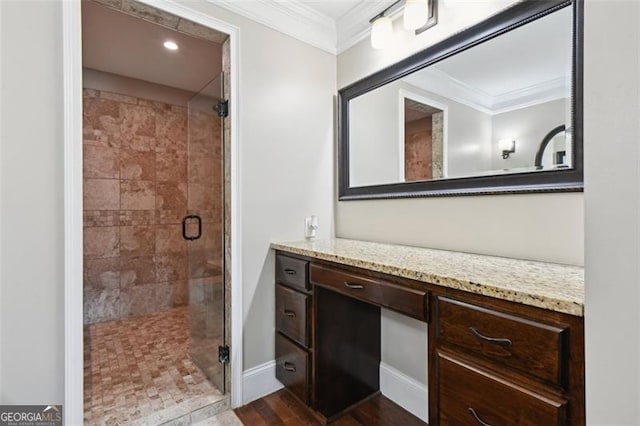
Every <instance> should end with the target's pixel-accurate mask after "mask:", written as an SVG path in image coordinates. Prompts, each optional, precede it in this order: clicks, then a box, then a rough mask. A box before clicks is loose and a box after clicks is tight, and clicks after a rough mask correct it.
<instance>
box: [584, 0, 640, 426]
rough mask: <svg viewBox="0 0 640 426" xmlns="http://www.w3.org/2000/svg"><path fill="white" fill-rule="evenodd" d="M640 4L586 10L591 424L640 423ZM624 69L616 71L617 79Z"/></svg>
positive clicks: (592, 1) (596, 4) (591, 5)
mask: <svg viewBox="0 0 640 426" xmlns="http://www.w3.org/2000/svg"><path fill="white" fill-rule="evenodd" d="M639 22H640V2H638V1H635V0H634V1H629V0H626V1H606V2H604V1H597V0H589V1H587V3H586V5H585V52H584V57H585V67H584V76H585V81H584V87H585V96H584V100H585V110H584V111H585V117H584V118H585V128H584V131H585V194H584V195H585V236H586V238H585V276H586V305H585V310H586V317H585V325H586V332H585V334H586V335H585V340H586V365H587V371H586V380H587V420H588V423H589V424H590V425H639V424H640V309H639V308H640V268H638V260H639V259H640V227H639V223H640V220H639V219H640V211H639V210H640V175H639V170H640V149H639V145H640V119H639V117H640V26H639V25H638V23H639ZM612 70H615V73H612Z"/></svg>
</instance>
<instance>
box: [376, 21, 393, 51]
mask: <svg viewBox="0 0 640 426" xmlns="http://www.w3.org/2000/svg"><path fill="white" fill-rule="evenodd" d="M392 35H393V24H392V22H391V19H390V18H388V17H386V16H382V17H380V18H378V19H376V20H375V21H373V26H372V27H371V47H373V48H374V49H382V48H383V47H385V46H386V45H387V44H389V41H390V40H391V36H392Z"/></svg>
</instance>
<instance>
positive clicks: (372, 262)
mask: <svg viewBox="0 0 640 426" xmlns="http://www.w3.org/2000/svg"><path fill="white" fill-rule="evenodd" d="M271 248H273V249H276V250H282V251H287V252H291V253H296V254H300V255H303V256H309V257H315V258H318V259H322V260H327V261H330V262H336V263H341V264H344V265H350V266H355V267H358V268H363V269H369V270H372V271H377V272H382V273H385V274H390V275H396V276H399V277H403V278H409V279H412V280H417V281H423V282H428V283H430V284H434V285H440V286H443V287H449V288H454V289H458V290H463V291H468V292H471V293H477V294H482V295H485V296H489V297H495V298H497V299H504V300H509V301H512V302H517V303H522V304H524V305H530V306H535V307H538V308H543V309H548V310H551V311H556V312H563V313H566V314H570V315H576V316H583V315H584V268H581V267H578V266H567V265H559V264H555V263H544V262H534V261H528V260H518V259H509V258H506V257H496V256H483V255H477V254H470V253H460V252H454V251H446V250H434V249H428V248H421V247H408V246H400V245H393V244H380V243H372V242H368V241H357V240H347V239H341V238H337V239H333V240H317V241H298V242H291V243H272V244H271Z"/></svg>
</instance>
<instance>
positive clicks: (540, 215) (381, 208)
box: [335, 1, 584, 383]
mask: <svg viewBox="0 0 640 426" xmlns="http://www.w3.org/2000/svg"><path fill="white" fill-rule="evenodd" d="M508 3H509V2H504V1H502V2H498V1H492V2H478V4H475V5H473V6H471V5H470V4H469V3H468V2H464V6H462V5H461V3H458V6H455V3H452V4H453V5H454V6H451V7H447V5H446V4H444V3H441V4H440V6H441V7H440V12H439V13H440V16H439V23H438V25H437V26H436V27H434V28H433V29H432V30H429V31H426V32H425V33H423V34H422V35H420V36H418V37H410V36H409V35H407V32H406V31H403V30H402V29H401V28H398V26H399V25H400V26H401V25H402V20H401V19H399V20H397V21H396V22H395V27H396V28H395V29H396V31H395V33H396V34H397V35H396V40H395V44H394V46H392V47H391V48H388V49H384V50H374V49H372V48H371V47H370V44H369V40H368V39H366V40H363V41H361V42H360V43H358V44H357V45H356V46H354V47H352V48H351V49H349V50H347V51H345V52H343V53H342V54H340V55H339V56H338V88H341V87H343V86H345V85H347V84H350V83H352V82H354V81H356V80H358V79H360V78H363V77H365V76H367V75H369V74H371V73H373V72H375V71H377V70H379V69H381V68H383V67H384V66H386V65H389V64H391V63H393V62H395V61H397V60H399V59H401V58H402V57H404V56H407V55H409V54H411V53H414V52H416V51H418V50H420V49H421V48H425V47H427V46H429V45H431V44H433V43H434V42H436V41H439V40H441V39H443V38H445V37H446V36H447V35H449V34H451V33H453V32H456V31H459V30H460V29H462V28H465V27H467V26H469V25H472V24H473V23H475V22H478V21H480V20H482V19H484V18H486V17H487V16H489V15H491V14H494V13H496V12H497V11H499V10H500V9H501V8H503V7H504V6H505V5H507V4H508ZM449 125H450V126H451V125H452V124H451V122H450V123H449ZM335 215H336V217H335V221H336V236H337V237H342V238H353V239H361V240H369V241H381V242H389V243H399V244H407V245H415V246H423V247H434V248H441V249H447V250H457V251H464V252H471V253H481V254H489V255H498V256H507V257H515V258H521V259H533V260H542V261H548V262H558V263H567V264H573V265H582V264H583V240H584V234H583V196H582V194H533V195H502V196H491V197H487V196H473V197H447V198H423V199H404V200H375V201H346V202H337V203H336V210H335ZM382 333H383V336H382V340H383V342H384V343H383V350H382V355H383V361H384V362H386V363H388V364H390V365H391V366H392V367H394V368H396V369H398V370H400V371H401V372H403V373H405V374H407V375H408V376H410V377H413V378H414V379H415V380H418V381H421V382H423V383H426V374H425V367H424V363H425V360H426V358H427V353H426V345H425V342H426V340H427V327H426V325H424V324H422V325H420V324H416V323H415V322H414V321H412V320H409V319H405V318H403V317H399V316H391V314H390V313H389V312H387V311H383V312H382ZM390 348H403V349H402V350H401V351H398V350H391V349H390ZM416 354H419V356H416Z"/></svg>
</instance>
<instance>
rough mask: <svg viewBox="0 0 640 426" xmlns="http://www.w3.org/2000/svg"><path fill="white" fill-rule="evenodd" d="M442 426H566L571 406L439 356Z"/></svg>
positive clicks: (452, 359)
mask: <svg viewBox="0 0 640 426" xmlns="http://www.w3.org/2000/svg"><path fill="white" fill-rule="evenodd" d="M437 362H438V364H439V377H438V382H439V383H438V384H439V386H438V390H439V400H440V404H439V405H440V415H439V417H440V423H439V424H440V426H446V425H454V426H459V425H520V426H526V425H531V426H533V425H535V426H538V425H547V426H551V425H563V424H565V423H566V408H567V402H566V401H565V400H562V399H558V398H556V397H552V396H543V395H540V394H537V393H534V392H531V391H529V390H526V389H524V388H521V387H519V386H517V385H514V384H512V383H510V382H508V381H506V380H503V379H501V378H498V377H495V376H492V375H490V374H489V373H486V372H484V371H483V370H481V369H476V368H474V367H472V366H469V365H466V364H465V363H463V362H461V361H458V360H457V359H455V358H453V357H447V356H444V355H442V354H439V355H438V360H437Z"/></svg>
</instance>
